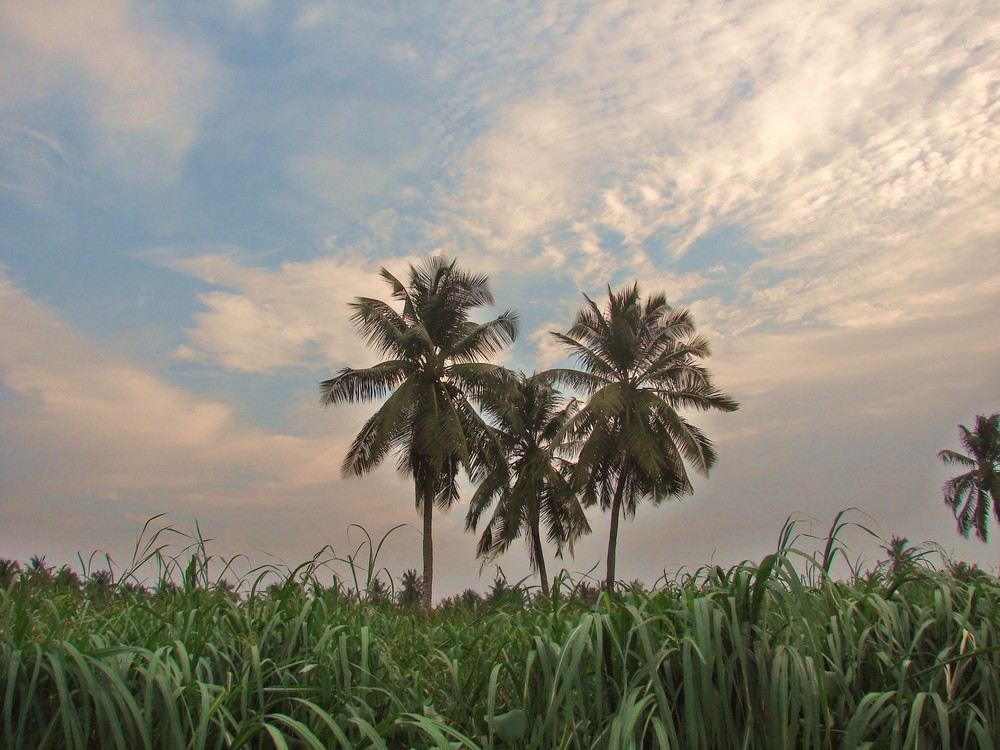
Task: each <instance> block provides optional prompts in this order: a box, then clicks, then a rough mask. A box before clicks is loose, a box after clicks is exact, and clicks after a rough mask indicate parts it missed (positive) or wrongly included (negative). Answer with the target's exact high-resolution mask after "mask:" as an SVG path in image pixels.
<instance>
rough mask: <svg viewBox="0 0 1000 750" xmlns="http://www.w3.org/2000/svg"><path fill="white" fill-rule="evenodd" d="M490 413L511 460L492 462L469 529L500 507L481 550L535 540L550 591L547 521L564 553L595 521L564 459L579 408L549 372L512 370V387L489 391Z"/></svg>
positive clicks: (494, 551) (534, 553) (534, 552)
mask: <svg viewBox="0 0 1000 750" xmlns="http://www.w3.org/2000/svg"><path fill="white" fill-rule="evenodd" d="M482 405H483V411H484V412H485V413H486V414H487V415H489V416H490V417H491V418H492V422H493V428H494V429H495V430H496V435H497V439H498V441H499V444H500V447H501V449H502V452H503V460H502V461H501V462H500V463H498V464H497V465H495V466H492V467H489V469H488V470H487V471H486V472H485V475H484V477H483V479H482V481H481V482H480V485H479V488H478V489H477V490H476V493H475V495H474V496H473V498H472V502H471V503H470V505H469V514H468V517H467V518H466V520H465V527H466V529H471V530H473V531H474V530H475V529H476V526H477V525H478V524H479V521H480V519H481V518H482V515H483V513H485V512H486V511H487V510H488V509H489V508H490V507H491V506H494V504H495V508H494V511H493V515H492V516H491V517H490V520H489V523H488V524H487V525H486V528H485V529H484V530H483V534H482V536H481V537H480V539H479V545H478V547H477V549H476V552H477V554H478V555H479V556H481V557H487V556H490V557H492V556H496V555H499V554H502V553H503V552H506V551H507V549H508V548H509V547H510V545H511V544H512V543H513V542H514V540H515V539H517V538H518V537H520V536H521V535H522V534H523V535H525V537H526V539H527V542H528V552H529V560H530V562H531V569H532V570H533V571H535V572H537V573H538V575H539V578H540V579H541V582H542V594H543V595H545V596H548V594H549V580H548V574H547V573H546V570H545V555H544V550H543V548H542V537H541V531H540V526H541V523H542V522H543V521H544V522H545V527H546V532H547V533H546V536H547V537H548V540H549V542H551V543H553V544H555V545H556V556H557V557H561V556H562V551H563V547H564V546H568V547H569V550H570V552H571V553H572V550H573V543H574V541H575V540H576V538H577V537H579V536H581V535H583V534H589V533H590V524H589V523H588V522H587V517H586V515H585V514H584V512H583V508H582V507H581V505H580V501H579V499H578V498H577V495H576V492H575V491H574V489H573V486H572V485H571V484H570V481H569V476H568V474H569V469H571V464H569V462H567V461H565V460H564V459H562V458H561V457H560V455H559V454H560V453H561V452H563V451H564V449H565V447H566V446H565V439H564V435H565V431H566V425H567V424H568V423H569V421H570V419H571V418H572V416H573V414H574V413H575V412H576V408H577V404H576V401H575V400H570V401H568V402H567V400H566V399H565V398H564V397H563V396H562V394H561V393H559V391H558V390H556V388H555V387H554V386H553V384H552V377H551V376H550V375H548V374H546V373H535V374H534V375H531V376H527V375H525V374H524V373H516V374H515V373H511V375H510V376H509V378H508V381H507V387H506V388H504V389H497V390H495V391H493V392H491V393H490V394H487V395H486V397H485V398H484V399H483V404H482Z"/></svg>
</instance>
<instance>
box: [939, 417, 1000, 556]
mask: <svg viewBox="0 0 1000 750" xmlns="http://www.w3.org/2000/svg"><path fill="white" fill-rule="evenodd" d="M958 437H959V440H961V441H962V445H963V447H964V448H965V450H966V454H967V455H966V454H962V453H956V452H955V451H949V450H943V451H940V452H939V453H938V456H939V457H940V458H941V460H942V461H944V462H945V463H946V464H958V465H959V466H962V467H963V468H967V469H968V471H967V472H966V473H965V474H959V475H958V476H957V477H952V478H951V479H949V480H948V481H947V482H945V483H944V488H943V489H944V501H945V503H947V504H948V505H949V506H951V510H952V512H953V513H954V514H955V520H956V521H957V522H958V531H959V533H960V534H961V535H962V536H964V537H968V536H969V532H970V531H972V530H973V529H975V530H976V536H977V537H978V538H979V539H981V540H982V541H984V542H985V541H986V538H987V526H989V521H990V501H991V499H992V504H993V515H994V516H995V517H996V519H997V523H1000V413H997V414H991V415H990V416H988V417H984V416H982V415H979V416H977V417H976V426H975V427H974V428H973V429H972V431H971V432H970V431H969V430H968V428H967V427H966V426H965V425H959V426H958Z"/></svg>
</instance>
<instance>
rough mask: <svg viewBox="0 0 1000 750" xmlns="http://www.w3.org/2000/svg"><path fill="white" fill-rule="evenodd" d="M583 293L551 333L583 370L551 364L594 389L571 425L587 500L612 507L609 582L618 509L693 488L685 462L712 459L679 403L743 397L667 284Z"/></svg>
mask: <svg viewBox="0 0 1000 750" xmlns="http://www.w3.org/2000/svg"><path fill="white" fill-rule="evenodd" d="M584 298H585V299H586V300H587V304H586V305H585V306H584V307H583V308H582V309H581V310H580V311H579V312H577V315H576V318H575V320H574V322H573V325H572V327H571V328H570V329H569V331H568V332H567V333H565V334H561V333H553V334H552V335H553V336H555V337H556V338H557V339H559V341H561V342H562V343H563V344H564V345H566V347H568V349H569V351H570V355H571V356H572V357H573V358H575V359H576V360H577V361H578V363H579V365H580V368H581V369H578V370H574V369H562V370H556V371H553V372H554V373H555V374H556V377H557V378H558V379H559V380H560V381H561V382H564V383H567V384H569V385H570V386H572V387H574V388H577V389H579V390H580V391H582V392H583V393H585V394H587V395H588V396H589V399H588V401H587V404H586V405H585V406H584V407H583V408H582V409H581V410H580V411H579V412H578V413H577V415H576V417H575V418H574V420H573V424H572V427H571V434H573V435H575V436H577V437H578V438H579V439H580V440H581V441H582V445H581V449H580V454H579V457H578V459H577V463H576V471H575V479H576V482H577V484H578V486H579V487H580V488H581V490H582V492H583V501H584V504H585V505H588V506H589V505H595V504H600V506H601V508H603V509H604V510H608V511H610V513H611V528H610V531H609V535H608V557H607V578H606V580H605V586H606V588H607V589H608V591H610V590H611V589H612V588H613V587H614V583H615V561H616V554H617V544H618V523H619V519H620V518H621V516H622V515H625V517H626V518H632V517H634V516H635V512H636V508H637V507H638V504H639V501H640V500H641V499H642V498H644V497H648V498H650V500H651V501H652V502H653V504H654V505H658V504H659V503H661V502H663V501H664V500H665V499H667V498H672V497H679V496H682V495H685V494H688V493H690V492H692V491H693V489H692V487H691V482H690V480H689V479H688V473H687V469H686V466H685V461H687V462H689V463H690V464H692V465H693V466H694V467H695V469H697V470H698V471H699V472H701V473H703V474H706V475H707V474H708V471H709V469H711V468H712V466H713V464H714V463H715V460H716V453H715V449H714V447H713V445H712V442H711V441H710V440H709V439H708V438H707V437H706V436H705V434H704V433H702V432H701V430H699V429H698V428H697V427H695V426H694V425H692V424H691V423H689V422H688V421H687V419H685V418H684V417H682V416H681V415H680V414H679V413H678V411H677V410H678V409H679V408H690V409H696V410H707V409H719V410H722V411H734V410H736V409H737V408H739V404H738V403H737V402H736V401H734V400H733V399H732V398H731V397H730V396H727V395H726V394H725V393H722V392H721V391H720V390H718V389H717V388H716V387H715V386H714V385H713V384H712V380H711V376H710V375H709V373H708V371H707V370H706V369H705V368H704V367H702V366H701V365H700V364H699V360H701V359H703V358H705V357H708V356H709V354H710V352H709V346H708V342H707V341H706V340H705V339H704V338H703V337H701V336H698V335H696V334H695V326H694V321H693V320H692V318H691V314H690V312H688V311H687V310H683V309H679V310H675V309H673V308H672V307H670V305H668V304H667V299H666V296H665V295H663V294H662V293H659V294H654V295H651V296H650V297H648V298H647V299H646V300H645V301H643V300H642V298H641V295H640V293H639V286H638V284H633V285H632V286H628V287H624V288H622V289H619V290H618V291H612V290H611V288H610V287H609V288H608V300H607V304H606V305H605V307H604V309H601V308H599V307H598V306H597V304H596V303H595V302H594V301H593V300H592V299H590V298H589V297H587V296H586V295H584Z"/></svg>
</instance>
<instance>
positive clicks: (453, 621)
mask: <svg viewBox="0 0 1000 750" xmlns="http://www.w3.org/2000/svg"><path fill="white" fill-rule="evenodd" d="M847 525H848V522H847V521H846V520H845V519H844V517H843V514H841V515H839V516H838V517H837V519H836V521H835V522H834V525H833V527H832V529H833V531H832V532H831V536H830V537H829V538H827V539H826V540H825V544H823V545H822V547H821V549H820V551H819V552H817V553H814V554H813V553H806V552H803V551H801V550H800V549H797V548H796V547H794V546H792V545H793V544H794V543H796V542H798V543H801V542H802V540H803V539H805V538H808V535H800V534H797V533H796V524H795V523H789V524H788V525H787V526H786V528H785V529H784V530H783V532H782V535H781V540H780V543H779V545H778V548H777V549H776V551H775V552H774V553H773V554H771V555H768V556H767V557H766V558H765V559H764V560H762V561H761V562H760V563H750V562H747V563H743V564H741V565H737V566H735V567H732V568H730V569H722V568H720V567H718V566H707V567H705V568H702V569H700V570H698V571H696V572H695V573H693V574H690V575H686V576H683V577H678V578H676V579H674V580H672V581H668V582H666V583H663V584H662V585H660V586H658V587H657V588H655V589H654V590H652V591H645V590H643V588H642V587H641V586H639V585H633V586H630V587H628V588H619V589H617V590H616V591H615V593H614V596H611V595H609V594H608V593H607V592H602V593H600V594H599V595H598V592H597V589H596V587H592V586H590V589H589V590H587V587H588V586H589V584H587V583H586V582H580V583H574V582H573V581H571V580H569V579H567V578H565V577H563V578H562V579H560V580H558V581H557V585H556V587H555V591H554V592H553V594H552V595H551V596H548V597H543V596H539V597H537V598H536V599H535V600H534V601H529V600H528V597H527V596H526V595H525V593H524V592H523V590H521V589H520V587H519V586H511V585H509V584H507V583H506V582H505V581H503V580H502V579H499V582H498V583H497V584H496V585H495V586H494V592H493V593H494V594H495V596H491V598H492V599H493V601H491V602H487V601H484V600H483V599H482V598H481V597H476V598H477V601H476V602H474V606H465V605H463V604H462V603H460V602H458V601H456V602H453V603H451V605H450V606H447V607H445V606H442V607H439V608H438V609H437V610H433V611H427V610H425V609H422V608H412V607H403V606H398V605H397V606H396V607H392V606H390V605H389V604H387V603H384V602H383V603H382V604H379V605H373V604H372V603H370V602H366V601H363V600H359V599H358V598H357V597H356V596H348V595H347V594H346V592H345V590H344V589H343V588H342V587H341V586H339V585H334V586H322V585H319V583H318V577H319V574H320V572H321V570H322V568H323V563H322V561H320V560H319V556H318V557H317V560H314V561H313V562H311V563H309V564H306V565H305V566H300V567H298V568H296V569H294V570H292V571H288V572H287V575H286V577H285V579H284V580H282V581H278V582H276V583H273V584H271V585H264V584H263V579H260V578H259V577H256V576H257V574H256V573H251V576H250V577H249V578H243V579H241V580H240V581H238V582H237V584H236V588H237V589H238V590H240V591H243V592H244V594H243V595H242V596H240V597H236V596H233V595H232V592H228V593H227V591H226V590H225V587H223V586H220V585H219V583H220V582H221V581H222V578H221V577H218V576H216V577H215V578H208V579H206V578H205V576H206V575H207V571H208V570H209V569H210V568H211V565H212V560H211V559H203V558H202V557H201V554H202V553H203V552H204V545H203V544H202V545H200V546H199V547H198V548H197V549H195V551H194V554H193V555H192V557H191V558H190V559H189V560H188V561H187V563H186V564H178V561H176V560H169V559H167V560H161V563H162V565H163V569H164V570H166V571H170V570H175V569H177V568H178V567H179V568H181V569H182V570H183V572H184V574H185V576H186V578H185V580H184V582H183V585H178V584H175V583H174V582H173V580H169V581H168V585H165V584H162V583H159V582H154V583H153V584H152V585H150V586H148V587H138V586H125V585H121V584H118V583H116V584H115V585H114V586H113V587H112V589H111V590H110V591H109V594H108V596H106V597H105V598H103V599H98V598H96V597H95V596H94V593H93V590H91V589H89V588H88V587H87V586H86V585H85V586H83V587H82V588H80V589H74V588H59V587H56V586H52V585H47V586H46V587H45V588H44V589H36V588H33V585H34V584H33V583H32V582H31V580H30V577H29V576H27V575H26V576H23V577H21V578H19V579H18V581H16V582H14V583H13V584H12V585H11V586H9V587H8V588H6V589H4V590H2V591H0V746H2V747H4V748H7V749H9V750H21V749H22V748H32V749H35V748H123V749H124V748H178V749H180V748H272V747H288V748H411V747H414V748H453V747H466V748H508V747H509V748H538V749H542V748H566V749H577V748H580V749H582V748H625V747H634V748H645V747H658V748H685V749H687V748H691V749H693V750H699V749H708V748H711V749H713V750H716V749H719V748H748V749H754V748H760V749H761V750H763V749H770V748H782V747H795V748H818V749H826V748H830V749H831V750H832V749H833V748H867V747H872V748H875V747H877V748H891V749H898V750H907V749H910V748H913V749H914V750H916V748H945V747H950V748H993V747H995V738H996V737H997V736H1000V581H998V580H997V578H996V577H994V576H992V575H989V574H987V573H984V572H982V571H974V572H970V571H969V570H968V569H962V571H963V572H962V575H961V576H958V575H953V572H952V571H953V570H954V571H955V572H956V573H957V572H959V570H960V569H959V567H958V566H954V565H953V566H950V567H949V566H946V567H945V568H944V569H942V570H936V569H934V568H932V567H931V566H930V565H929V564H928V563H927V561H926V559H925V556H924V557H921V556H920V555H921V554H922V552H923V551H924V550H923V549H922V548H910V547H908V546H906V545H903V544H896V545H895V547H894V546H893V544H892V543H890V544H889V550H888V551H889V553H890V559H889V560H887V561H886V562H885V563H883V564H882V565H880V566H879V567H878V568H877V569H876V570H875V571H872V572H871V573H861V572H860V571H857V572H855V573H854V574H853V575H852V577H851V579H850V580H848V581H839V580H836V579H835V578H834V577H833V575H832V572H831V563H832V561H833V560H834V559H836V558H838V557H841V556H843V553H844V549H845V548H844V547H843V545H842V544H841V543H840V541H839V539H838V535H839V534H841V532H842V531H843V530H844V528H845V527H846V526H847ZM821 541H823V540H821ZM911 550H912V554H911V553H910V552H911ZM894 551H895V552H899V553H905V554H899V555H896V556H897V558H899V559H902V560H911V561H912V560H914V559H919V560H920V571H921V575H920V576H909V577H906V580H905V581H903V582H901V583H899V582H894V581H891V580H890V579H891V578H892V576H889V577H886V576H885V575H883V574H882V571H884V570H887V569H888V567H887V566H889V565H891V564H892V555H893V554H894ZM11 567H12V566H11ZM188 574H190V575H188ZM232 574H233V571H232V567H231V566H230V567H229V568H228V569H227V570H226V575H232ZM123 577H124V578H128V577H129V575H128V571H126V573H125V574H123V575H122V576H119V579H121V578H123ZM410 578H411V579H413V578H415V574H414V576H410ZM358 580H359V583H360V582H361V579H360V578H359V579H358ZM372 580H379V579H378V578H375V579H372ZM897 583H898V585H896V584H897ZM369 592H370V589H369ZM581 594H585V595H586V596H587V597H588V598H589V597H590V596H595V595H596V599H595V600H594V601H593V603H590V602H587V601H583V599H582V598H581ZM369 595H370V594H369Z"/></svg>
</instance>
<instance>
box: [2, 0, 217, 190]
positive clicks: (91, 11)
mask: <svg viewBox="0 0 1000 750" xmlns="http://www.w3.org/2000/svg"><path fill="white" fill-rule="evenodd" d="M0 40H2V42H3V44H2V45H0V49H2V50H3V51H2V52H0V71H3V72H0V93H2V97H3V106H2V109H0V113H2V114H3V117H4V119H6V120H8V121H13V122H14V123H18V122H20V123H21V124H22V127H24V126H27V127H31V123H32V122H33V121H36V120H38V121H40V123H44V124H42V125H40V126H36V127H38V129H42V128H50V129H54V128H56V127H59V126H58V125H56V124H55V123H59V122H60V121H63V120H65V119H67V118H68V119H71V120H74V121H77V117H78V108H82V109H83V111H85V112H86V113H87V116H88V118H87V119H88V121H87V122H86V123H85V124H84V123H81V124H80V125H81V126H82V129H83V130H84V131H85V132H87V131H92V133H93V144H92V148H93V153H94V155H95V156H96V158H97V160H98V161H99V162H100V163H101V164H103V165H105V166H107V167H109V168H110V169H111V170H112V171H113V172H114V174H115V175H116V176H117V177H121V178H127V179H138V180H140V181H142V182H146V183H152V184H162V183H165V182H168V181H169V180H170V179H172V178H173V177H174V176H175V175H176V173H177V170H178V168H179V165H180V160H181V159H182V158H183V156H184V154H185V153H186V151H187V150H188V148H189V147H190V146H191V144H192V142H193V140H194V138H195V136H196V134H197V129H198V126H199V124H200V120H201V117H202V116H203V114H204V112H205V110H206V108H207V107H208V106H209V104H210V103H211V97H212V95H213V92H214V91H215V89H216V87H217V86H218V83H219V81H220V75H221V73H220V70H219V68H218V65H217V64H216V62H215V60H214V59H213V57H212V55H211V54H210V53H209V52H208V50H207V49H206V48H205V47H204V46H202V45H200V44H198V43H197V42H196V41H194V40H192V39H190V38H188V37H185V36H182V35H181V34H180V33H179V32H175V31H171V30H170V29H168V28H166V27H164V26H161V25H160V24H159V22H158V19H157V18H156V17H155V15H154V14H153V13H152V12H150V9H149V8H148V7H146V8H144V7H142V6H137V5H136V4H133V3H129V2H126V1H125V0H82V1H81V2H73V3H68V4H67V3H60V2H50V1H48V0H39V1H38V2H30V3H5V4H4V5H3V7H2V8H0ZM77 122H78V121H77Z"/></svg>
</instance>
